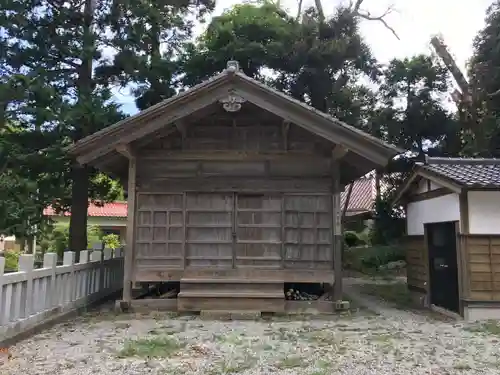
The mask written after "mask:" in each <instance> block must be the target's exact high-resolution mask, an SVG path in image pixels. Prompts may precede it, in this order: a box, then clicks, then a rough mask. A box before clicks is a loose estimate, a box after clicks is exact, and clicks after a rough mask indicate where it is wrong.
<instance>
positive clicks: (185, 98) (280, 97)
mask: <svg viewBox="0 0 500 375" xmlns="http://www.w3.org/2000/svg"><path fill="white" fill-rule="evenodd" d="M235 65H236V67H235ZM230 93H231V94H235V95H238V96H240V97H241V98H243V99H245V100H246V101H248V102H251V103H252V104H254V105H256V106H258V107H260V108H262V109H263V110H266V111H269V112H272V113H274V114H276V115H277V116H279V117H282V118H283V119H284V120H286V121H289V122H291V123H294V124H296V125H298V126H301V127H303V128H305V129H306V130H308V131H311V132H312V133H315V134H317V135H319V136H321V137H323V138H325V139H328V140H330V141H331V142H333V143H335V144H341V145H342V146H344V147H346V148H347V149H349V150H350V151H351V152H353V153H355V154H357V155H359V156H361V157H362V158H364V159H365V160H366V162H367V163H375V164H378V165H385V164H386V163H387V162H388V161H389V160H390V159H391V158H392V157H394V156H396V155H397V154H400V153H402V152H403V150H400V149H398V148H396V147H394V146H392V145H390V144H387V143H385V142H383V141H381V140H380V139H378V138H376V137H373V136H371V135H369V134H367V133H365V132H363V131H361V130H359V129H357V128H355V127H353V126H350V125H347V124H345V123H344V122H341V121H339V120H338V119H336V118H334V117H332V116H329V115H327V114H325V113H323V112H321V111H318V110H316V109H314V108H313V107H311V106H308V105H307V104H304V103H302V102H300V101H298V100H296V99H293V98H291V97H289V96H288V95H285V94H283V93H281V92H279V91H277V90H274V89H272V88H271V87H269V86H267V85H264V84H262V83H260V82H258V81H256V80H254V79H252V78H250V77H248V76H246V75H245V74H244V73H242V72H240V71H239V70H238V69H237V64H235V63H234V62H230V63H228V68H227V69H226V70H225V71H224V72H222V73H221V74H219V75H217V76H215V77H214V78H212V79H209V80H207V81H205V82H203V83H201V84H199V85H197V86H195V87H193V88H191V89H189V90H187V91H185V92H183V93H180V94H178V95H176V96H174V97H172V98H169V99H167V100H164V101H162V102H160V103H158V104H156V105H154V106H152V107H150V108H148V109H146V110H144V111H141V112H139V113H138V114H136V115H134V116H131V117H129V118H126V119H124V120H122V121H120V122H118V123H116V124H114V125H111V126H108V127H107V128H105V129H103V130H101V131H98V132H96V133H94V134H92V135H90V136H88V137H86V138H84V139H81V140H80V141H78V142H77V143H76V144H74V145H73V146H71V147H69V148H68V151H69V153H70V154H71V155H73V156H76V157H77V160H79V161H80V162H81V163H88V164H92V162H93V161H94V160H96V159H98V158H100V157H102V156H105V155H107V154H108V153H111V152H114V151H115V150H116V148H117V147H118V146H120V145H123V144H129V143H131V142H133V141H135V140H138V139H140V138H142V137H145V136H146V135H149V134H152V133H155V132H157V131H158V130H160V129H162V128H164V127H166V126H167V125H174V123H175V122H176V121H179V120H181V119H182V118H184V117H186V116H188V115H190V114H192V113H194V112H196V111H199V110H201V109H203V108H205V107H208V106H209V105H211V104H213V103H216V102H218V101H220V100H221V99H223V98H226V97H227V96H228V94H230ZM83 156H84V157H83Z"/></svg>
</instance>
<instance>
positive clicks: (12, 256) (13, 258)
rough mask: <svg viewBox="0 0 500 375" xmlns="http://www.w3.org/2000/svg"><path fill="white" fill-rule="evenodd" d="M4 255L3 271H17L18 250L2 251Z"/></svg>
mask: <svg viewBox="0 0 500 375" xmlns="http://www.w3.org/2000/svg"><path fill="white" fill-rule="evenodd" d="M4 257H5V271H10V272H15V271H17V270H18V265H19V252H17V251H6V252H4Z"/></svg>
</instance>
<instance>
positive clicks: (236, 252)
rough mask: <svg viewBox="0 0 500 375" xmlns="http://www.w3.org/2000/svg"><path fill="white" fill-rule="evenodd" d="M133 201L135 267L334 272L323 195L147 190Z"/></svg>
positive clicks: (327, 212) (326, 200)
mask: <svg viewBox="0 0 500 375" xmlns="http://www.w3.org/2000/svg"><path fill="white" fill-rule="evenodd" d="M137 200H138V203H137V236H136V251H135V252H136V257H135V266H136V270H139V269H141V268H142V269H147V268H150V267H154V268H156V269H157V268H158V267H159V266H160V265H164V266H165V267H166V268H170V269H175V268H179V269H182V268H184V267H185V268H191V267H216V268H244V267H261V268H273V269H279V268H302V269H325V270H329V269H332V268H333V258H332V252H331V243H332V242H331V230H330V228H331V214H330V212H331V211H330V210H329V209H328V208H329V205H328V202H329V196H328V195H320V194H318V195H306V194H305V193H304V194H287V193H283V194H274V195H247V194H239V193H183V194H148V193H146V194H138V199H137ZM184 203H185V204H184Z"/></svg>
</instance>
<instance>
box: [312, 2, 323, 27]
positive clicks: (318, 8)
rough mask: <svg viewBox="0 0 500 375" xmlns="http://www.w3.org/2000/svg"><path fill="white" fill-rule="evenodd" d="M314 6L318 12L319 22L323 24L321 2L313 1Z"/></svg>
mask: <svg viewBox="0 0 500 375" xmlns="http://www.w3.org/2000/svg"><path fill="white" fill-rule="evenodd" d="M314 2H315V4H316V9H317V10H318V15H319V22H321V23H323V22H325V12H324V11H323V5H322V4H321V0H314Z"/></svg>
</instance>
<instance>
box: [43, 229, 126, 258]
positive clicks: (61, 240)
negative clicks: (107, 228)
mask: <svg viewBox="0 0 500 375" xmlns="http://www.w3.org/2000/svg"><path fill="white" fill-rule="evenodd" d="M101 242H104V243H105V244H106V247H109V248H113V249H114V248H117V247H120V242H119V239H118V236H116V235H107V236H104V235H103V232H102V230H101V229H100V228H99V227H98V226H89V227H88V228H87V243H88V245H89V246H92V245H93V244H95V243H101ZM116 243H118V246H116ZM108 244H109V245H112V246H116V247H112V246H108ZM38 245H39V246H40V251H41V252H42V253H46V252H54V253H57V256H58V258H59V259H62V257H63V253H64V251H66V250H68V249H69V226H68V225H67V224H56V225H50V226H47V227H46V228H45V230H44V231H43V232H42V233H41V236H40V238H39V241H38Z"/></svg>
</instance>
